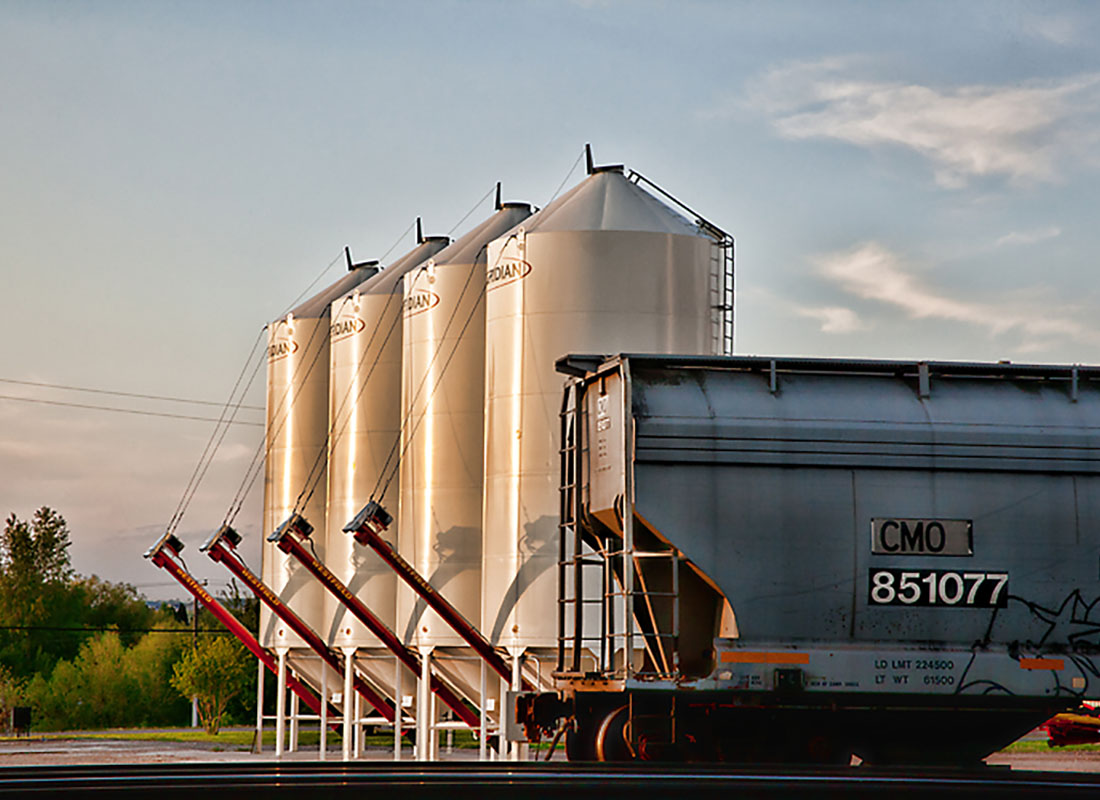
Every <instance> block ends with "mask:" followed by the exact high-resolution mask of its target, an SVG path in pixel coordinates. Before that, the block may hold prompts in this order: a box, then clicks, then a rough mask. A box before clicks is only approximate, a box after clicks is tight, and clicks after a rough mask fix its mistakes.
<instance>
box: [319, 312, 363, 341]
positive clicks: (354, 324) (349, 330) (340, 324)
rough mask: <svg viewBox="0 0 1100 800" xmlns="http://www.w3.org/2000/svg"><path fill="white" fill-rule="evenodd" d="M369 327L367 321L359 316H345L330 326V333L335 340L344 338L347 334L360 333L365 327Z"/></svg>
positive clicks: (330, 336)
mask: <svg viewBox="0 0 1100 800" xmlns="http://www.w3.org/2000/svg"><path fill="white" fill-rule="evenodd" d="M365 327H367V323H365V322H363V320H361V319H360V318H359V317H344V318H343V319H338V320H336V321H335V322H334V323H332V324H331V325H330V326H329V329H328V335H329V338H330V339H332V340H333V341H335V340H337V339H343V338H344V337H345V336H351V335H352V334H354V333H359V331H361V330H363V328H365Z"/></svg>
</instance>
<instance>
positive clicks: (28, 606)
mask: <svg viewBox="0 0 1100 800" xmlns="http://www.w3.org/2000/svg"><path fill="white" fill-rule="evenodd" d="M69 545H70V541H69V527H68V524H67V523H66V522H65V518H64V517H62V516H61V515H60V514H59V513H57V512H56V511H54V510H53V509H51V508H49V507H48V506H43V507H42V508H40V509H38V511H36V512H35V513H34V516H33V517H32V518H31V520H30V521H24V520H20V519H19V518H18V517H16V516H15V514H12V515H11V516H9V517H8V518H7V520H6V523H5V525H4V529H3V531H0V664H2V665H4V666H7V667H8V668H9V669H10V670H11V671H12V672H13V673H14V674H15V676H16V677H19V678H30V677H31V676H32V675H34V674H36V673H37V674H39V675H42V676H43V679H45V678H47V677H48V676H49V675H50V673H51V672H52V670H53V668H54V666H55V665H56V664H57V663H58V661H59V660H62V659H75V658H76V657H77V654H78V652H79V651H80V648H81V646H82V645H83V644H85V643H86V642H87V641H88V640H89V639H90V638H92V637H93V636H94V635H95V634H96V633H98V632H100V631H102V630H103V629H105V628H111V629H115V630H117V631H118V632H119V635H120V636H121V637H122V644H123V645H124V646H127V647H129V646H131V645H133V644H134V643H136V642H137V641H138V640H139V639H140V637H141V631H143V630H144V629H145V628H148V627H150V625H151V623H152V621H153V619H154V618H155V617H156V616H157V614H156V612H154V611H152V610H150V609H149V608H148V606H146V604H145V602H144V600H143V599H142V598H141V597H140V596H139V595H138V593H137V590H136V589H135V588H134V587H133V586H130V585H129V584H125V583H110V582H108V581H103V580H100V579H99V578H97V577H96V576H94V575H93V576H92V577H90V578H83V577H81V576H79V575H75V574H74V573H73V569H72V564H71V561H70V557H69Z"/></svg>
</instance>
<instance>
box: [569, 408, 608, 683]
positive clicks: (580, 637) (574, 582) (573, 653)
mask: <svg viewBox="0 0 1100 800" xmlns="http://www.w3.org/2000/svg"><path fill="white" fill-rule="evenodd" d="M577 394H578V393H577V391H576V388H573V389H571V390H570V391H568V392H566V393H565V396H564V397H563V399H562V407H561V414H560V420H561V437H560V439H559V441H560V442H561V448H560V450H559V453H560V458H561V473H560V474H561V481H560V484H559V487H558V493H559V523H558V663H557V672H558V673H573V674H580V673H581V672H582V671H583V667H582V659H583V658H584V654H585V652H586V651H588V650H591V652H592V653H593V654H598V656H597V659H598V661H597V664H596V665H595V666H596V667H597V670H598V671H601V672H603V671H605V669H606V661H607V654H606V652H605V648H606V640H605V631H604V630H602V629H601V631H600V632H599V633H595V634H593V633H588V632H587V631H585V627H584V616H585V609H586V607H588V606H592V605H599V606H600V608H601V610H602V609H603V608H604V605H605V604H604V600H603V598H602V597H585V592H584V583H585V580H584V579H585V576H586V575H587V572H588V571H590V570H591V569H592V568H595V569H598V570H601V580H600V582H601V584H602V583H603V581H604V578H603V575H602V571H603V570H604V569H605V567H606V564H605V560H604V559H603V558H601V557H600V556H599V554H598V553H596V552H594V551H592V549H591V548H588V549H587V551H586V548H585V543H584V531H583V529H582V527H581V526H580V525H579V524H578V516H579V513H580V508H581V504H582V500H583V498H582V496H581V485H582V484H581V475H582V471H583V466H582V459H583V460H584V462H583V463H587V454H588V448H587V445H586V444H585V443H583V442H582V436H581V435H580V432H581V431H582V430H583V429H584V424H585V410H584V407H583V405H581V406H578V405H577V402H576V399H577ZM601 620H606V614H604V613H601ZM601 628H602V625H601Z"/></svg>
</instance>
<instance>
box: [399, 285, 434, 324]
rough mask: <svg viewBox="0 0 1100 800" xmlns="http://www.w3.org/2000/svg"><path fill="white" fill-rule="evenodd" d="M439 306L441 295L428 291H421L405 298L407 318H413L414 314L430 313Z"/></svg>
mask: <svg viewBox="0 0 1100 800" xmlns="http://www.w3.org/2000/svg"><path fill="white" fill-rule="evenodd" d="M437 305H439V295H437V294H436V293H435V292H433V291H430V290H428V289H420V290H418V291H415V292H413V293H412V294H410V295H409V296H408V297H406V298H405V300H404V307H405V316H407V317H411V316H412V315H413V314H420V313H422V312H424V311H430V310H431V309H433V308H435V307H436V306H437Z"/></svg>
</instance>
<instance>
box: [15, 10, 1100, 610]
mask: <svg viewBox="0 0 1100 800" xmlns="http://www.w3.org/2000/svg"><path fill="white" fill-rule="evenodd" d="M1098 28H1100V11H1098V10H1097V9H1096V7H1095V6H1094V5H1091V4H1085V3H1081V4H1077V3H1068V2H1067V3H1009V2H996V3H965V4H963V3H934V2H921V3H890V4H886V3H870V2H860V3H840V2H835V3H828V4H825V3H782V2H777V3H765V2H668V3H662V2H599V1H598V0H593V1H592V2H565V1H564V0H562V1H561V2H529V3H524V2H443V1H440V2H423V3H398V2H391V3H370V2H354V3H339V2H314V3H307V2H301V3H277V2H263V3H261V2H230V3H225V2H195V3H162V2H135V3H128V2H122V1H121V0H119V1H118V2H111V3H51V2H14V1H12V2H7V3H3V4H0V74H2V75H3V76H4V79H3V80H2V81H0V109H3V112H2V116H0V120H2V124H0V175H2V176H3V180H2V181H0V269H2V271H3V277H4V286H5V293H4V297H5V300H6V302H5V311H6V313H5V314H4V315H3V316H2V317H0V331H2V334H3V341H4V342H5V346H4V350H3V353H4V357H3V359H2V361H0V379H4V380H6V381H7V382H0V395H5V396H11V397H24V398H31V399H34V400H46V399H49V400H54V401H62V402H76V403H84V404H98V405H112V406H118V407H121V406H126V407H130V408H138V409H142V410H154V411H158V412H168V413H183V414H191V415H198V416H202V415H208V414H209V413H211V409H213V413H214V414H216V413H217V409H216V408H213V407H202V406H195V405H181V404H168V403H165V402H160V401H138V400H136V399H132V398H130V399H127V398H120V397H115V396H105V395H91V394H88V393H77V392H66V391H61V390H53V389H47V388H45V387H41V386H28V385H26V384H17V383H12V382H11V381H17V380H18V381H36V382H40V383H51V384H62V385H70V386H80V387H87V388H98V389H104V390H110V391H123V392H134V393H141V394H156V395H166V396H173V397H182V398H190V399H199V400H208V401H220V400H224V399H225V397H226V396H227V395H228V393H229V390H230V388H231V387H232V385H233V382H234V380H235V379H236V377H237V375H238V373H239V371H240V369H241V367H242V364H243V363H244V361H245V359H246V357H247V355H248V352H249V348H250V347H251V345H252V343H253V341H254V340H255V338H256V336H257V335H258V333H259V332H260V329H261V328H262V326H263V324H264V323H265V321H267V320H268V319H270V318H272V317H274V316H275V315H276V314H278V313H279V312H280V311H282V310H283V309H284V308H285V307H286V306H287V305H288V304H289V303H290V302H291V301H292V300H293V299H294V298H295V297H297V296H298V295H299V294H300V293H301V292H302V291H303V290H304V289H305V288H306V287H307V286H308V285H309V284H310V283H311V282H312V281H313V280H314V279H315V278H316V277H317V276H318V275H319V274H321V273H322V271H324V270H325V267H326V265H329V264H332V266H331V268H330V269H329V270H328V272H326V273H325V277H324V278H323V279H322V280H323V282H324V283H327V282H331V281H332V280H335V279H336V278H337V277H339V275H340V272H341V269H342V266H341V263H340V261H339V258H340V257H341V250H342V248H343V247H344V245H350V246H351V248H352V251H353V253H354V254H355V255H356V257H357V258H372V257H379V256H382V255H383V254H384V253H386V252H387V251H390V257H391V258H394V257H396V256H398V255H400V254H401V253H403V252H405V251H406V250H407V249H409V247H411V245H412V239H411V235H410V234H408V232H407V231H408V227H409V225H410V223H411V222H412V221H413V219H414V218H415V217H416V216H417V215H421V216H422V217H423V218H424V221H425V227H426V232H427V233H447V232H448V231H451V230H452V228H454V227H455V226H456V224H457V223H458V222H459V221H460V220H461V219H462V217H463V216H464V215H465V214H466V213H467V212H469V211H470V210H471V208H474V206H475V204H476V203H477V202H478V200H479V198H483V197H484V195H485V194H486V193H487V192H488V191H489V190H490V189H491V188H492V186H493V184H494V183H495V182H496V181H497V180H500V181H503V183H504V194H505V196H506V199H516V200H526V201H529V202H532V203H535V204H536V205H545V204H546V203H547V202H548V201H549V200H550V198H551V197H552V196H553V194H554V192H555V190H556V189H557V187H558V186H559V185H560V184H561V183H562V182H563V180H565V179H566V178H567V175H568V176H569V177H568V181H567V183H566V185H567V186H568V185H572V184H573V183H575V182H577V181H578V180H580V179H581V177H582V175H581V172H580V171H579V170H577V171H574V172H573V173H572V174H571V175H570V168H571V166H572V165H574V164H575V162H576V159H577V156H578V155H579V154H580V151H581V148H582V146H583V144H584V143H585V142H586V141H591V142H592V144H593V147H594V149H595V153H596V159H597V161H601V162H616V163H618V162H623V163H626V164H627V166H629V167H631V168H634V169H636V170H638V171H640V172H642V173H643V174H645V175H646V176H647V177H649V178H652V179H653V180H655V181H656V182H658V183H659V184H661V185H662V186H664V187H665V188H666V189H668V190H669V191H671V192H672V193H673V194H675V195H677V196H679V197H680V198H681V199H683V200H684V201H686V202H687V203H688V204H689V205H691V206H693V207H695V208H696V209H698V210H699V211H700V212H701V213H703V214H704V215H706V216H707V217H709V218H710V219H712V220H713V221H714V222H715V223H717V224H718V225H720V226H722V227H724V228H726V229H727V230H729V231H730V232H731V233H733V234H734V236H735V237H736V239H737V290H738V294H737V301H736V304H737V320H736V339H737V350H738V352H740V353H753V354H801V355H818V356H870V357H884V358H895V357H896V358H932V359H975V360H986V359H994V360H995V359H1011V360H1013V361H1054V362H1082V363H1098V362H1100V320H1098V319H1097V315H1096V313H1095V311H1096V309H1097V308H1098V305H1100V304H1098V302H1097V301H1098V294H1100V277H1098V276H1097V274H1096V270H1095V269H1094V268H1093V262H1094V253H1096V252H1097V249H1098V244H1100V242H1098V233H1097V225H1096V223H1095V217H1096V212H1095V209H1096V208H1097V207H1100V203H1098V200H1100V197H1098V193H1100V184H1098V181H1097V178H1098V167H1100V156H1098V155H1097V154H1098V153H1100V149H1098V148H1097V146H1096V145H1097V139H1098V137H1100V48H1098V46H1097V44H1096V42H1097V41H1100V30H1098ZM490 211H491V209H490V207H489V204H488V202H484V203H482V204H481V205H480V206H478V207H477V208H476V209H475V211H474V213H473V214H472V215H471V216H470V217H469V218H468V219H467V221H466V223H465V225H464V226H460V227H458V228H457V230H455V233H462V232H463V230H464V229H465V228H466V227H470V226H472V225H473V224H475V223H476V222H478V221H480V220H481V219H482V218H484V217H485V216H487V215H488V214H489V213H490ZM395 243H396V246H395ZM391 248H393V249H392V250H391ZM334 261H335V263H333V262H334ZM250 402H252V403H256V404H261V403H262V391H261V387H260V386H259V385H258V384H257V385H256V386H255V387H254V388H253V391H252V392H251V395H250ZM258 416H259V415H258V414H255V413H253V414H252V416H250V417H248V419H252V420H254V419H258ZM210 430H211V425H210V423H204V422H200V421H189V420H179V419H169V418H161V417H151V416H137V415H129V414H120V413H113V412H106V411H97V410H91V409H78V408H72V407H64V406H49V405H45V404H43V403H40V402H34V403H32V402H25V401H20V400H7V399H0V511H2V512H4V513H5V514H7V513H10V512H15V513H17V514H19V515H20V516H25V515H28V514H30V513H31V512H32V511H33V509H34V508H36V507H37V506H39V505H42V504H48V505H51V506H54V507H55V508H57V509H59V510H60V511H61V512H62V513H63V514H64V515H65V516H66V517H67V518H68V520H69V522H70V525H71V527H72V529H73V533H74V546H73V554H74V561H75V565H76V567H77V569H78V570H79V571H81V572H84V573H92V572H95V573H98V574H100V575H101V576H102V577H105V578H108V579H111V580H126V581H130V582H132V583H135V584H138V585H139V586H140V587H141V588H142V590H143V591H145V592H146V594H148V595H149V596H151V597H158V596H176V595H178V594H179V592H178V591H177V590H175V588H174V587H173V586H172V585H171V584H168V585H164V586H158V585H155V584H158V583H160V582H163V577H162V575H161V574H160V573H159V572H157V571H156V570H154V569H152V568H151V567H149V566H148V565H147V564H146V563H145V562H143V561H142V560H141V558H140V554H141V552H142V551H143V550H144V549H145V547H146V546H147V545H148V544H149V543H150V542H151V541H152V540H153V539H155V538H156V535H157V533H158V531H159V530H162V529H163V528H164V525H165V524H166V523H167V521H168V519H169V518H170V517H171V516H172V513H173V511H174V510H175V508H176V504H177V501H178V500H179V498H180V495H181V493H182V491H183V489H184V487H185V485H186V484H187V481H188V478H189V476H190V474H191V471H192V469H193V468H194V466H195V463H196V461H197V460H198V458H199V455H200V454H201V452H202V450H203V447H204V445H205V443H206V441H207V439H208V437H209V435H210ZM259 436H260V429H259V428H256V427H246V426H241V427H240V428H239V429H237V430H234V431H233V432H232V433H231V434H230V435H229V436H228V437H227V438H226V440H225V442H224V443H223V445H222V448H221V449H220V450H219V453H218V458H217V460H216V461H215V463H214V464H213V466H212V467H211V469H210V472H209V473H208V474H207V476H206V479H205V482H204V484H203V487H202V490H201V491H200V492H199V493H198V494H197V495H196V496H195V499H194V501H193V502H192V503H191V505H190V506H189V509H188V513H187V515H186V516H185V518H184V520H183V523H182V525H181V527H180V534H181V536H182V537H183V538H184V540H185V541H187V542H188V543H189V544H191V545H192V547H193V549H191V550H189V551H188V553H189V554H192V558H191V559H189V563H190V564H191V566H192V567H193V568H194V569H195V571H196V572H197V573H199V574H202V575H209V576H211V577H212V578H215V579H217V580H219V581H220V580H223V579H224V577H225V576H224V574H222V573H221V572H219V571H218V570H217V569H216V568H214V567H213V566H211V567H209V568H208V567H207V566H206V564H205V563H203V561H204V559H201V558H200V557H198V556H197V554H196V551H197V548H195V547H194V545H197V544H198V543H199V542H200V541H201V540H202V538H204V537H205V535H206V533H207V532H208V531H209V530H210V529H211V528H213V527H215V526H216V525H217V524H219V523H220V522H221V520H222V518H223V516H224V513H225V510H226V508H227V507H228V505H229V503H230V501H231V499H232V497H233V495H234V493H235V492H236V491H237V490H238V488H239V486H240V484H241V480H242V477H243V475H244V472H245V469H246V467H247V463H248V460H249V458H250V457H251V455H252V453H253V452H254V449H255V447H256V445H257V443H258V441H259ZM257 494H258V492H256V491H254V492H253V494H252V496H251V498H250V500H249V501H248V502H247V503H246V505H245V508H244V511H242V514H241V516H240V518H239V523H240V524H239V527H240V528H241V529H242V531H243V532H245V533H246V535H248V536H249V541H250V543H255V542H257V541H258V538H259V533H260V532H259V530H258V517H259V505H258V502H257V499H258V498H257ZM252 552H253V553H258V548H256V547H254V549H253V551H252Z"/></svg>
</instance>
